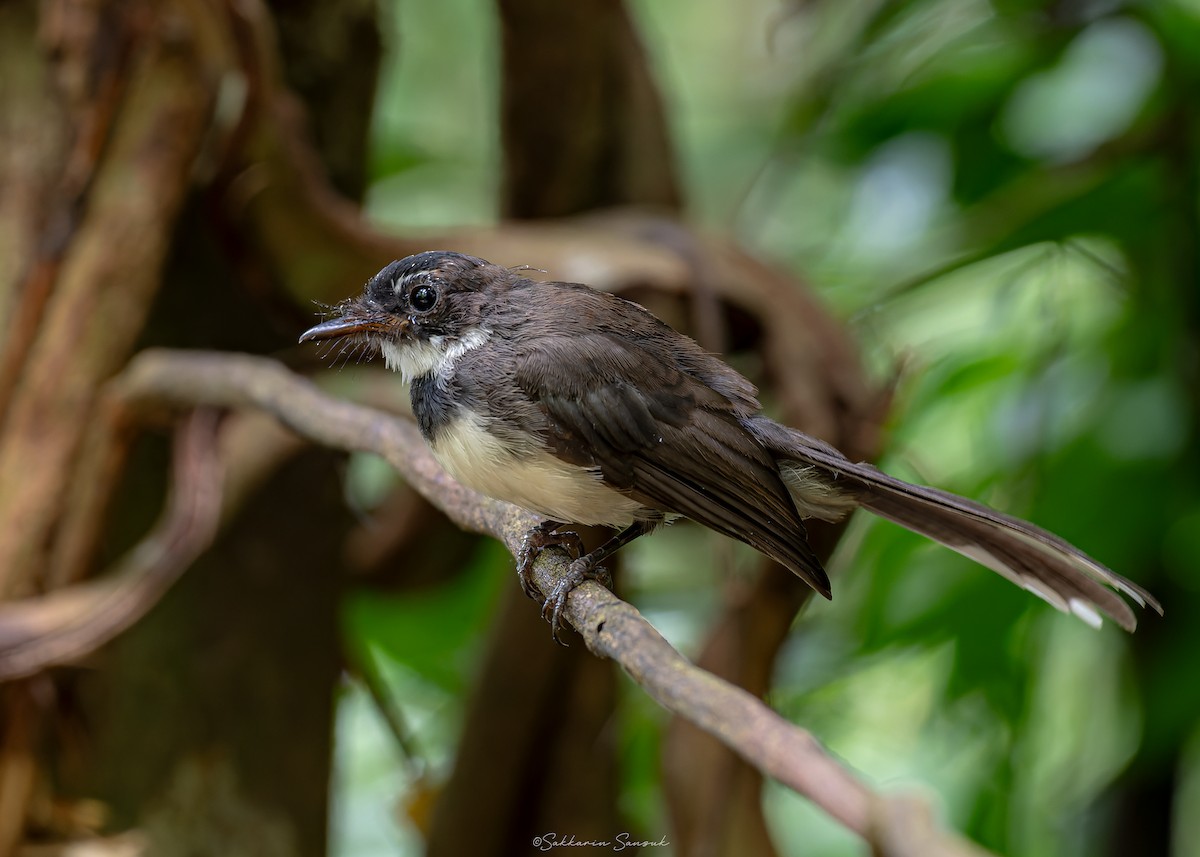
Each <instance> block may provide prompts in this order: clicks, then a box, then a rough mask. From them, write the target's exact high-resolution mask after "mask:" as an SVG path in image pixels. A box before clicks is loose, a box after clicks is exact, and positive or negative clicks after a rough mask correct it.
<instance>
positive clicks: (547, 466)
mask: <svg viewBox="0 0 1200 857" xmlns="http://www.w3.org/2000/svg"><path fill="white" fill-rule="evenodd" d="M430 449H431V450H432V451H433V455H434V457H435V458H436V459H437V460H438V463H439V464H441V465H442V467H444V468H445V469H446V472H447V473H449V474H450V475H451V476H453V477H454V478H455V479H457V480H458V481H459V482H461V483H462V484H463V485H466V486H467V487H468V488H473V489H474V490H476V491H478V492H479V493H481V494H486V495H487V496H489V497H494V498H495V499H497V500H504V501H505V502H508V503H512V504H514V505H516V506H520V507H521V508H523V509H528V510H529V511H531V512H536V513H537V514H539V515H542V516H543V517H547V518H552V519H554V520H556V521H563V522H565V523H572V524H590V525H598V526H609V527H627V526H629V525H630V524H631V523H633V522H634V521H635V520H638V519H641V518H644V517H645V513H646V511H647V510H646V509H645V508H644V507H643V506H642V505H641V504H640V503H638V502H637V501H636V500H633V499H631V498H629V497H626V496H625V495H623V494H621V493H619V492H617V491H614V490H612V489H611V488H608V487H606V486H605V485H604V483H603V482H601V481H600V477H599V474H596V473H592V472H589V471H587V470H582V469H580V468H578V467H573V466H571V465H569V464H567V463H565V462H563V461H560V460H559V459H557V458H555V457H554V456H553V455H551V454H550V453H548V452H545V451H543V450H526V451H523V452H521V453H520V454H517V453H514V452H512V451H511V450H509V449H507V448H506V447H505V445H504V444H502V443H501V442H500V441H499V440H497V439H496V438H495V437H493V436H492V435H490V434H488V433H487V432H486V431H484V429H483V428H482V426H481V425H480V424H479V419H478V417H476V416H474V415H463V416H460V417H459V418H458V419H456V420H455V421H454V422H453V423H451V424H450V425H448V426H446V427H445V428H443V429H441V430H440V431H439V432H438V433H437V437H436V439H435V441H434V442H433V443H431V444H430Z"/></svg>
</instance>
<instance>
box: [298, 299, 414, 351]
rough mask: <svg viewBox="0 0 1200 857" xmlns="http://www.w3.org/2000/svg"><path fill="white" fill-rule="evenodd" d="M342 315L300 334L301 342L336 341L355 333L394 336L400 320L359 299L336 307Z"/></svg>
mask: <svg viewBox="0 0 1200 857" xmlns="http://www.w3.org/2000/svg"><path fill="white" fill-rule="evenodd" d="M338 309H340V310H341V312H342V314H341V315H340V316H339V317H337V318H331V319H329V320H328V321H323V322H321V323H320V324H318V325H317V326H316V327H310V328H309V329H308V330H306V331H304V333H302V334H300V341H301V342H315V341H316V340H318V339H337V338H339V337H342V336H353V335H354V334H356V333H375V334H393V335H394V334H395V330H396V328H397V327H398V326H400V325H401V319H396V318H393V317H392V316H391V315H389V314H388V313H386V312H384V311H382V310H379V309H376V308H374V307H372V306H370V305H369V304H367V303H366V302H365V301H363V300H362V299H361V298H359V299H356V300H350V301H346V302H345V303H343V304H342V305H341V306H339V307H338Z"/></svg>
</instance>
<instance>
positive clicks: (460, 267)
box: [300, 250, 512, 380]
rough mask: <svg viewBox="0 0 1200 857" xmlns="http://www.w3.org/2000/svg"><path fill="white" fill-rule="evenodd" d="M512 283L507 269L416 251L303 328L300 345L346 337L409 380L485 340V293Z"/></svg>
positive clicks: (446, 253)
mask: <svg viewBox="0 0 1200 857" xmlns="http://www.w3.org/2000/svg"><path fill="white" fill-rule="evenodd" d="M511 278H512V274H511V273H510V272H509V271H508V269H506V268H502V267H500V266H499V265H493V264H491V263H490V262H485V261H484V260H483V259H477V258H475V257H474V256H466V255H464V254H462V253H453V252H450V251H446V250H430V251H427V252H425V253H418V254H416V255H414V256H409V257H407V258H405V259H400V260H399V261H396V262H392V263H391V264H389V265H388V266H387V267H385V268H384V269H383V270H381V271H380V272H379V273H378V274H376V275H375V276H373V277H372V278H371V279H370V281H369V282H368V283H367V285H366V288H365V290H364V291H363V293H362V295H360V296H359V297H356V298H350V299H349V300H346V301H343V302H342V303H341V304H339V305H338V306H337V307H336V308H335V309H336V311H337V315H336V316H335V317H333V318H330V319H328V320H326V321H323V322H321V323H320V324H318V325H317V326H316V327H312V328H309V329H308V330H306V331H305V332H304V333H303V334H302V335H301V337H300V341H301V342H313V341H316V340H322V339H326V340H328V339H346V340H349V341H350V342H353V343H355V344H360V345H365V346H367V347H368V348H370V349H372V350H377V351H379V352H380V353H382V354H383V358H384V360H385V361H386V362H387V364H388V366H389V367H390V368H392V369H395V370H396V371H398V372H400V373H401V374H403V375H404V376H405V379H406V380H412V379H413V378H418V377H420V376H422V375H425V374H428V373H429V372H431V371H433V372H436V371H438V370H439V369H440V368H442V367H444V366H445V365H446V362H447V360H448V359H449V357H450V356H452V355H453V354H455V353H456V352H460V351H461V349H463V348H464V347H474V346H475V345H478V344H482V342H483V341H485V340H486V339H487V337H488V336H489V335H490V333H491V332H490V330H488V328H487V327H486V324H485V320H484V315H485V311H486V309H487V304H488V300H489V297H490V294H491V292H492V291H494V290H496V289H499V288H502V287H503V286H504V285H505V284H506V283H507V282H508V280H509V279H511Z"/></svg>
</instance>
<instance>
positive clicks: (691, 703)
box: [112, 350, 983, 855]
mask: <svg viewBox="0 0 1200 857" xmlns="http://www.w3.org/2000/svg"><path fill="white" fill-rule="evenodd" d="M112 394H113V395H115V396H117V397H118V398H119V399H120V400H121V401H122V402H123V403H124V404H125V405H127V406H128V407H130V408H132V409H134V410H136V409H138V408H141V407H145V408H149V409H158V408H161V407H162V406H164V405H167V406H175V407H225V408H245V407H253V408H261V409H263V410H265V411H267V412H268V413H270V414H272V415H274V416H275V417H276V418H277V419H279V420H280V421H281V422H282V423H283V424H284V425H286V426H288V427H290V428H291V429H292V430H293V431H295V432H297V433H298V434H300V435H301V436H303V437H306V438H308V439H310V440H312V441H314V442H317V443H320V444H323V445H327V446H331V447H337V448H342V449H347V450H357V451H369V452H374V453H377V454H379V455H381V456H382V457H383V458H384V459H385V460H387V461H388V462H389V463H390V464H391V465H392V466H393V467H395V468H396V470H397V471H399V472H400V474H401V475H402V476H403V477H404V478H405V479H406V480H407V481H408V482H409V483H410V484H411V485H412V486H413V487H414V488H415V489H416V490H418V491H420V492H421V493H422V494H423V495H424V496H425V497H427V498H428V499H429V500H430V502H432V503H433V504H434V505H435V506H437V507H438V508H439V509H441V510H442V511H443V512H444V513H445V514H446V515H447V516H449V517H450V518H451V519H452V520H453V521H455V522H456V523H457V524H458V525H459V526H461V527H463V528H464V529H468V530H471V531H474V532H478V533H483V534H486V535H490V536H492V537H494V538H497V539H499V540H500V541H502V542H503V543H504V544H505V546H506V547H507V548H508V550H509V551H510V552H511V553H514V554H515V553H516V552H517V550H519V548H520V544H521V539H522V537H523V535H524V534H525V532H526V531H527V530H528V529H529V527H531V526H532V525H533V524H535V523H536V522H537V519H536V518H535V517H534V516H532V515H530V514H529V513H527V512H523V511H522V510H520V509H517V508H516V507H514V506H510V505H508V504H505V503H500V502H498V501H495V500H491V499H488V498H486V497H483V496H482V495H479V494H477V493H475V492H473V491H470V490H469V489H467V488H464V487H463V486H461V485H459V484H458V483H457V482H455V481H454V480H453V479H451V478H450V477H449V476H448V475H447V474H446V473H445V472H444V471H443V470H442V469H441V468H440V466H439V465H438V464H437V462H436V461H435V460H434V459H433V457H432V455H430V453H429V452H428V451H427V449H426V447H425V444H424V443H423V442H422V440H421V437H420V433H419V432H418V431H417V428H416V426H414V425H413V424H412V423H410V422H408V421H406V420H403V419H398V418H396V417H394V416H393V415H390V414H387V413H384V412H382V411H378V410H375V409H372V408H367V407H363V406H361V405H355V404H351V403H349V402H345V401H341V400H338V399H335V398H332V397H330V396H328V395H326V394H324V393H322V392H321V391H320V390H319V389H318V388H317V387H316V386H315V385H314V384H312V383H311V382H309V381H308V380H306V379H304V378H301V377H299V376H296V375H294V374H292V373H290V372H288V371H287V370H286V369H284V368H283V367H282V366H280V365H279V364H277V363H274V362H273V361H270V360H267V359H263V358H258V357H250V356H242V355H226V354H217V353H212V352H186V351H163V350H150V351H145V352H142V353H141V354H139V355H138V356H137V357H135V359H134V360H133V361H132V362H131V363H130V365H129V367H128V368H127V369H126V371H125V372H123V373H122V374H121V375H120V376H118V377H117V378H116V379H114V382H113V387H112ZM568 565H569V557H568V556H567V554H566V553H565V552H563V551H561V550H559V549H556V548H555V549H549V550H547V551H544V552H543V554H542V555H541V556H540V557H539V558H538V560H537V562H536V563H535V564H534V578H535V580H536V581H537V583H538V585H539V587H541V588H542V589H543V591H550V589H552V588H553V586H554V584H555V582H556V581H557V580H558V579H560V578H561V577H562V575H564V574H565V573H566V570H567V566H568ZM566 617H567V620H568V621H569V622H570V624H571V625H572V627H574V628H575V630H576V631H578V632H579V634H580V635H581V637H582V638H583V640H584V642H585V644H586V645H587V647H588V648H589V649H590V650H591V651H593V652H594V653H596V654H597V655H600V656H602V657H606V658H611V659H612V660H615V661H616V662H617V663H619V664H621V666H622V667H623V668H624V669H625V670H626V671H627V672H628V673H629V675H630V676H631V677H632V678H633V679H634V680H635V681H636V682H637V683H638V684H640V685H641V686H642V687H643V688H644V689H645V690H646V691H647V692H648V693H649V694H650V695H651V696H652V697H653V698H654V699H656V700H657V701H658V702H659V703H661V704H662V705H663V706H664V707H666V708H667V709H669V710H671V711H673V712H675V713H677V714H679V715H681V716H683V717H685V718H687V719H688V720H690V721H692V722H694V723H695V724H697V725H698V726H700V727H701V728H702V729H705V730H706V731H708V732H710V733H712V734H713V735H715V736H716V737H717V738H719V739H720V740H721V741H723V742H724V743H726V744H727V745H729V746H730V747H731V748H733V749H734V750H735V751H736V752H737V753H739V754H740V755H741V756H742V757H743V758H745V759H746V760H747V761H748V762H749V763H750V764H752V765H754V766H755V767H756V768H758V769H759V770H761V771H762V772H764V773H765V774H768V775H769V776H771V777H773V778H775V779H777V780H778V781H780V782H781V783H783V784H784V785H786V786H788V787H790V788H792V789H794V790H795V791H796V792H798V793H799V794H801V795H804V796H805V797H806V798H808V799H809V800H811V801H812V802H813V803H815V804H816V805H817V806H818V807H820V808H821V809H822V810H823V811H825V812H826V813H828V814H829V815H830V816H831V817H832V818H834V819H836V820H837V821H838V822H839V823H841V824H842V825H844V826H845V827H846V828H847V829H849V830H851V831H852V832H854V833H856V834H858V835H859V836H861V837H863V838H864V839H866V840H867V841H868V842H870V843H871V844H872V846H873V848H874V849H875V853H877V854H883V855H907V854H917V853H920V854H922V855H967V854H981V853H983V852H980V851H979V850H978V849H976V848H975V846H973V845H971V844H970V843H967V842H965V841H963V840H960V839H958V838H956V837H954V836H953V835H950V834H946V833H943V832H940V831H937V830H935V829H934V827H933V826H932V824H920V825H914V823H913V818H917V817H921V814H922V812H924V810H923V809H921V810H918V811H914V806H913V803H912V799H911V798H904V797H887V796H883V795H879V794H877V793H875V792H874V791H873V790H872V789H871V788H870V787H869V786H868V785H867V784H866V783H864V782H863V781H862V780H861V779H859V778H858V777H857V776H855V775H854V774H853V773H851V772H850V771H849V770H847V769H846V767H845V766H844V765H842V764H841V763H839V762H838V761H836V760H835V759H834V758H833V757H832V756H830V755H829V754H828V753H827V752H826V751H825V750H824V749H823V748H822V747H821V745H820V743H819V742H818V741H817V740H816V739H815V738H814V737H813V736H812V735H811V734H809V733H808V732H806V731H805V730H803V729H800V728H799V727H797V726H795V725H793V724H791V723H789V722H787V721H786V720H784V719H783V718H782V717H780V716H779V715H778V714H776V713H775V712H774V711H772V710H771V709H770V708H768V707H767V706H766V705H764V704H763V702H762V701H761V700H759V699H757V698H756V697H754V696H753V695H751V694H749V693H747V692H746V691H744V690H742V689H740V688H738V687H736V686H734V685H732V684H730V683H729V682H726V681H724V680H722V679H720V678H717V677H716V676H713V675H711V674H709V673H707V672H705V671H703V670H701V669H699V668H698V667H696V666H694V665H692V664H691V663H689V662H688V661H687V660H686V659H685V658H684V657H683V656H682V655H681V654H679V652H677V651H676V650H675V649H674V648H672V647H671V645H670V644H669V643H667V641H666V640H664V639H663V638H662V636H660V635H659V634H658V632H657V631H655V630H654V628H653V627H652V626H651V625H650V624H649V623H648V622H647V621H646V620H645V619H644V618H643V617H642V615H641V614H640V613H639V612H638V611H637V610H636V609H635V608H634V607H633V606H631V605H629V604H627V603H625V602H623V601H621V600H620V599H619V598H617V597H616V596H615V595H613V594H612V593H611V592H609V591H608V590H606V589H604V588H603V587H600V586H599V585H597V584H595V583H590V582H589V583H586V584H584V585H582V586H580V587H579V588H577V589H576V590H575V591H574V592H572V593H571V596H570V598H569V600H568V602H567V609H566Z"/></svg>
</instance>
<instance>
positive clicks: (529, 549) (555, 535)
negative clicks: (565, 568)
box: [517, 521, 583, 601]
mask: <svg viewBox="0 0 1200 857" xmlns="http://www.w3.org/2000/svg"><path fill="white" fill-rule="evenodd" d="M561 526H562V524H560V523H558V522H557V521H543V522H542V523H540V524H538V525H537V526H536V527H533V528H531V529H530V530H529V532H527V533H526V534H525V538H524V539H522V540H521V549H520V550H519V551H518V552H517V577H518V578H519V579H520V581H521V590H522V591H523V592H524V593H525V595H526V597H528V598H532V599H533V600H534V601H540V600H541V599H542V590H541V589H540V588H539V587H538V585H537V583H536V582H534V579H533V562H534V560H536V559H537V557H538V554H540V553H541V552H542V551H543V550H544V549H546V548H548V547H561V548H563V549H564V550H565V551H566V552H567V553H569V554H570V555H571V556H572V558H574V559H579V558H580V557H582V556H583V539H581V538H580V537H579V533H576V532H573V531H571V530H567V531H566V532H562V533H560V532H556V530H557V528H558V527H561Z"/></svg>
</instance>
